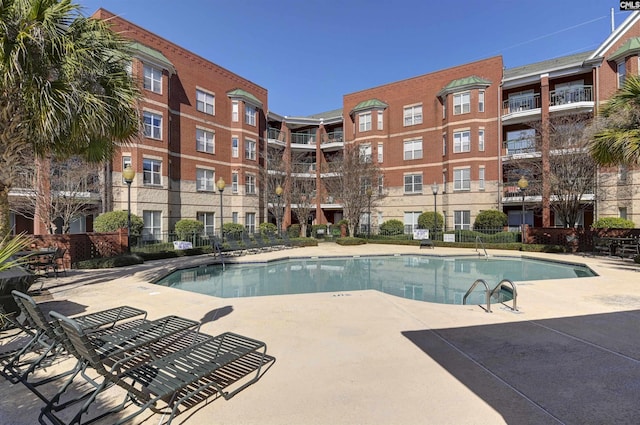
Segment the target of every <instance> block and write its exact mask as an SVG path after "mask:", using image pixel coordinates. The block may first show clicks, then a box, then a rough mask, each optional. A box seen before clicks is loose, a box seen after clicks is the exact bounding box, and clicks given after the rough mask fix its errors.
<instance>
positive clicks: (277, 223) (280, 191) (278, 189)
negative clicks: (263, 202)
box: [276, 185, 284, 236]
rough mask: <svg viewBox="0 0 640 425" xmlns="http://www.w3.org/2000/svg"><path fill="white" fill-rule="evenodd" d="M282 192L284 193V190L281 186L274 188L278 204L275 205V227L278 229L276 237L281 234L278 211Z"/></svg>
mask: <svg viewBox="0 0 640 425" xmlns="http://www.w3.org/2000/svg"><path fill="white" fill-rule="evenodd" d="M282 192H284V189H283V188H282V186H280V185H278V187H276V199H277V200H278V203H277V204H276V226H277V227H278V236H279V235H281V234H282V228H281V226H282V221H281V219H280V213H281V212H282V211H280V210H281V207H280V200H281V199H282Z"/></svg>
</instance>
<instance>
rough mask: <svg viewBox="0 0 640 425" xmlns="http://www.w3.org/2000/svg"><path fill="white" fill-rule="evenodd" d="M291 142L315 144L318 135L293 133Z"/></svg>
mask: <svg viewBox="0 0 640 425" xmlns="http://www.w3.org/2000/svg"><path fill="white" fill-rule="evenodd" d="M291 144H295V145H313V146H315V144H316V136H315V134H308V133H291Z"/></svg>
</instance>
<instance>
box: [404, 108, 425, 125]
mask: <svg viewBox="0 0 640 425" xmlns="http://www.w3.org/2000/svg"><path fill="white" fill-rule="evenodd" d="M416 124H422V105H414V106H405V108H404V125H405V126H408V125H416Z"/></svg>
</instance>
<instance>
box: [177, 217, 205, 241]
mask: <svg viewBox="0 0 640 425" xmlns="http://www.w3.org/2000/svg"><path fill="white" fill-rule="evenodd" d="M175 230H176V235H177V236H178V239H180V240H183V241H184V240H188V239H189V238H190V237H191V236H192V235H193V234H199V233H202V230H204V224H202V222H200V221H198V220H194V219H192V218H183V219H182V220H180V221H178V222H177V223H176V227H175Z"/></svg>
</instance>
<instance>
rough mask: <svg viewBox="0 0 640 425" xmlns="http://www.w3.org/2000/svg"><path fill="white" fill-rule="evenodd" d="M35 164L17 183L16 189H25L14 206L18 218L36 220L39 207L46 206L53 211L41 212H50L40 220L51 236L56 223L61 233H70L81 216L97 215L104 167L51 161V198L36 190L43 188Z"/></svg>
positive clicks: (77, 160) (76, 159)
mask: <svg viewBox="0 0 640 425" xmlns="http://www.w3.org/2000/svg"><path fill="white" fill-rule="evenodd" d="M32 164H34V165H33V166H32V168H28V167H27V168H25V169H24V170H23V173H22V174H21V176H20V177H19V178H18V179H17V184H16V186H17V187H20V188H22V189H20V191H19V193H18V195H19V196H17V197H16V198H17V199H16V201H15V202H13V203H12V205H11V209H12V210H13V211H14V212H15V213H16V214H20V215H22V216H24V217H27V218H31V219H35V214H34V213H35V211H36V206H37V205H38V204H42V203H47V205H50V208H47V209H42V210H40V211H46V212H47V214H46V215H45V216H42V217H40V219H41V221H42V223H43V224H44V225H45V227H46V228H47V229H49V232H50V233H56V230H57V224H56V223H60V225H61V229H60V230H61V233H68V232H69V229H70V226H71V222H72V221H73V220H75V219H77V218H78V217H79V216H80V215H83V214H87V213H90V212H97V211H98V208H99V200H100V194H99V192H100V180H99V172H100V167H101V165H99V164H93V163H88V162H86V161H84V160H82V159H81V158H79V157H71V158H69V159H66V160H63V161H51V163H50V174H49V176H50V178H49V184H50V187H51V193H50V194H49V196H50V198H49V197H48V196H47V195H48V194H47V193H46V192H43V191H41V190H38V189H37V188H38V187H39V186H40V185H39V184H38V182H36V181H35V179H36V176H37V175H38V173H37V170H36V169H35V163H34V162H32ZM40 178H42V177H40Z"/></svg>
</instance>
